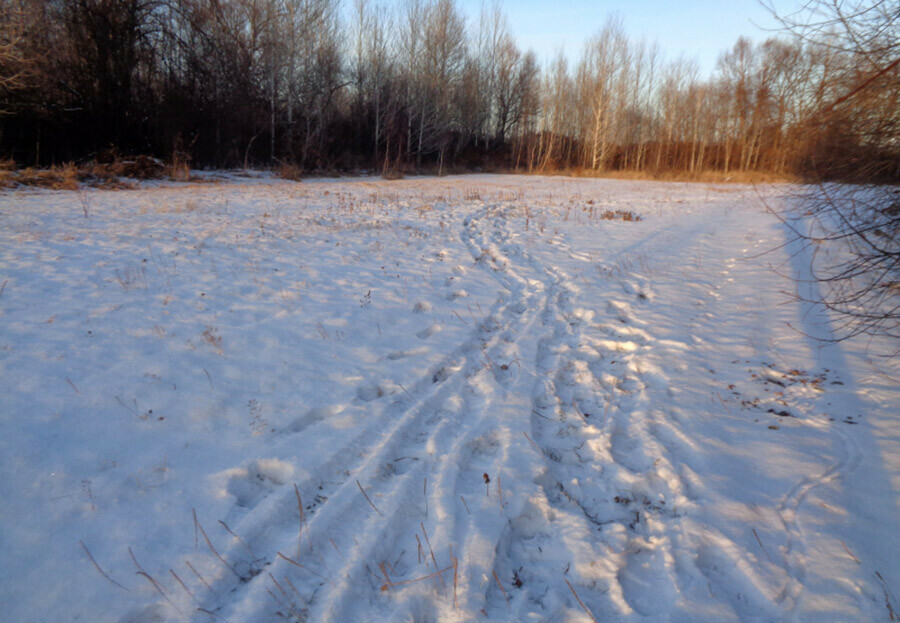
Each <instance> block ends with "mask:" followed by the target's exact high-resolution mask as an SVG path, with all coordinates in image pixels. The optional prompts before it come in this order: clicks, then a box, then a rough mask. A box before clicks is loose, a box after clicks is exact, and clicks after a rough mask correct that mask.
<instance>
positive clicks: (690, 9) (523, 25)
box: [459, 0, 798, 75]
mask: <svg viewBox="0 0 900 623" xmlns="http://www.w3.org/2000/svg"><path fill="white" fill-rule="evenodd" d="M488 4H490V0H488ZM796 4H798V0H796V1H792V0H777V1H776V2H775V5H776V6H777V7H779V8H780V10H782V11H788V10H790V9H793V8H794V7H795V6H796ZM481 5H482V0H460V2H459V6H460V7H461V8H462V9H464V10H465V12H466V13H467V14H468V15H469V17H470V19H472V20H477V18H478V15H479V12H480V10H481ZM503 10H504V12H505V13H506V15H507V17H508V18H509V23H510V27H511V30H512V32H513V34H514V35H515V38H516V41H517V42H518V43H519V46H520V47H522V48H524V49H528V48H532V49H534V51H535V52H536V53H537V54H538V56H539V57H540V58H541V59H542V60H546V59H548V58H550V57H552V56H555V55H556V53H557V52H558V51H559V50H560V49H563V50H564V51H565V53H566V55H567V56H569V57H570V58H575V57H577V55H578V54H579V53H580V52H581V49H582V46H583V44H584V42H585V41H586V40H587V39H588V38H589V37H590V36H591V35H593V34H594V33H596V32H597V31H598V30H599V29H600V27H601V26H602V25H603V23H604V21H605V20H606V16H607V15H609V14H610V13H618V14H619V15H620V16H621V17H622V18H623V23H624V26H625V31H626V32H627V33H628V35H629V36H630V37H631V38H632V39H640V38H641V37H642V36H645V37H646V38H647V39H648V40H650V41H653V40H656V41H657V42H658V43H659V46H660V49H661V51H662V52H663V53H664V54H665V56H666V58H668V59H675V58H677V57H678V56H679V55H683V56H685V57H687V58H693V59H696V60H697V61H698V62H699V64H700V69H701V73H702V74H704V75H705V74H708V73H709V72H710V71H712V69H713V68H714V67H715V64H716V59H717V58H718V56H719V54H720V53H721V52H723V51H724V50H726V49H728V48H730V47H731V46H733V45H734V42H735V41H736V40H737V38H738V37H739V36H740V35H745V36H748V37H749V38H750V39H752V40H754V41H763V40H765V39H766V38H768V37H769V36H772V35H773V34H774V33H770V32H766V31H763V30H761V29H760V28H759V26H762V27H764V28H774V27H776V26H777V24H776V22H775V21H774V20H773V19H772V17H771V15H770V14H769V12H768V11H767V10H766V9H764V8H763V7H762V6H761V5H760V4H759V2H758V1H757V0H684V1H682V2H677V1H672V0H670V1H665V0H632V1H631V2H628V1H625V0H606V1H604V0H594V1H590V0H550V1H548V0H505V2H503Z"/></svg>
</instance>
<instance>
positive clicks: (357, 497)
mask: <svg viewBox="0 0 900 623" xmlns="http://www.w3.org/2000/svg"><path fill="white" fill-rule="evenodd" d="M498 257H499V256H498ZM511 279H514V278H513V277H511ZM510 283H512V282H510ZM507 289H508V290H509V292H510V295H511V298H508V297H505V300H501V301H500V302H498V303H497V304H495V305H494V307H493V308H492V310H491V312H490V313H489V315H488V316H487V317H486V318H485V319H484V320H483V321H482V322H481V323H480V326H479V328H477V329H476V333H475V335H474V336H473V337H472V339H470V340H468V341H467V342H466V343H465V344H464V345H463V346H462V347H461V348H460V349H459V352H458V353H457V355H456V357H453V358H450V359H449V362H450V363H448V364H447V365H444V366H441V367H440V369H441V370H444V371H447V374H448V376H447V377H446V378H441V379H438V376H437V373H432V372H429V373H428V374H427V375H425V376H424V377H422V379H420V380H419V381H418V382H417V383H416V385H415V386H414V387H413V389H412V390H411V392H410V393H411V394H412V395H414V396H415V397H416V400H415V402H413V403H412V404H404V405H403V406H402V408H401V409H400V410H399V411H397V412H395V413H391V410H390V409H388V415H393V416H394V418H395V420H394V422H393V423H392V424H390V426H389V429H388V431H386V432H382V433H380V434H379V441H378V442H377V443H375V444H371V442H370V441H369V443H368V444H367V443H366V441H367V440H366V434H363V435H360V436H359V437H358V438H357V439H356V441H355V442H354V444H352V445H351V446H349V447H347V448H344V449H342V450H340V451H338V452H335V453H334V454H333V455H332V458H331V459H330V460H329V461H327V462H326V463H325V464H324V465H322V466H321V467H320V468H319V469H317V473H318V474H323V473H325V474H328V473H332V470H335V471H336V470H339V469H340V470H342V473H343V475H344V478H342V479H340V480H339V481H338V482H337V483H332V484H330V485H325V483H324V479H322V481H323V484H320V485H319V486H318V492H317V495H316V501H315V502H313V503H309V502H307V503H306V504H305V506H306V513H307V523H306V525H305V526H304V530H305V531H306V534H307V535H312V539H313V540H314V541H315V547H309V546H308V545H306V546H299V547H298V544H297V538H296V531H297V527H298V522H299V513H298V512H297V511H296V500H295V499H294V492H293V489H291V488H290V487H288V486H282V487H280V490H279V491H276V492H273V493H271V494H270V495H269V496H268V497H267V498H266V499H265V500H263V502H262V503H260V504H259V505H258V506H257V507H255V508H253V509H251V510H250V511H249V512H248V513H247V515H246V516H245V517H243V518H242V519H241V521H240V522H239V523H238V524H237V525H236V526H234V527H233V529H235V530H236V531H237V532H238V533H239V534H245V535H247V536H245V537H244V542H245V543H246V545H245V544H244V543H236V544H235V545H234V546H233V547H232V548H230V549H228V550H227V551H223V555H224V557H225V559H226V560H236V559H238V558H241V557H243V556H245V555H246V554H245V553H243V552H242V551H241V549H242V548H245V547H248V548H249V549H251V550H253V551H254V552H257V553H259V552H267V554H266V555H265V556H264V557H263V558H260V559H257V561H256V562H257V568H256V569H254V570H253V572H250V573H247V574H246V575H245V577H244V581H241V582H237V581H235V578H234V577H233V575H232V574H229V573H224V574H223V575H222V577H221V579H220V580H219V582H218V583H217V584H216V585H214V589H215V592H216V593H217V594H218V595H224V594H232V595H234V596H233V597H232V598H231V599H230V601H228V602H226V603H223V602H222V600H221V599H220V600H218V601H215V602H211V603H209V604H205V606H204V607H205V609H207V610H210V611H214V609H217V610H218V611H217V615H218V616H224V617H226V618H230V617H234V618H236V619H240V620H246V621H255V620H268V618H270V617H271V615H272V614H273V612H271V610H272V607H273V606H275V605H276V604H273V600H274V601H275V602H278V601H281V602H282V603H281V604H280V605H281V606H282V607H281V608H280V610H279V612H281V613H282V614H285V613H284V612H282V611H284V610H285V608H284V607H283V606H284V602H287V601H288V597H289V595H284V594H281V595H279V594H278V591H280V590H281V588H279V587H278V586H279V585H276V584H275V581H277V580H279V579H281V580H283V581H282V582H280V586H281V587H282V588H283V587H284V585H285V583H286V581H287V580H291V582H290V583H289V584H290V585H291V586H293V587H296V590H297V593H298V594H299V595H298V597H300V596H302V599H303V600H305V601H306V602H305V603H301V604H297V608H296V612H293V611H294V608H291V610H292V612H293V614H292V615H291V616H293V615H295V614H296V615H297V616H299V613H300V612H303V613H311V614H313V615H314V618H316V619H317V620H335V621H340V620H350V619H348V617H350V618H351V619H352V618H354V617H358V616H363V613H359V612H353V611H352V610H353V608H354V607H355V605H356V604H358V603H363V604H365V603H369V604H370V606H371V607H375V608H378V607H379V606H383V607H386V606H387V604H386V603H382V604H379V603H377V602H378V600H379V599H381V593H382V591H381V590H380V588H381V586H380V584H382V583H384V578H383V577H380V576H379V573H380V570H379V569H378V565H379V563H380V562H385V561H387V562H388V564H389V567H388V568H390V569H391V580H392V581H394V582H401V581H404V580H407V579H412V578H410V577H409V576H413V577H415V576H417V575H418V576H420V575H422V574H427V573H428V571H427V570H425V569H424V568H422V569H417V570H415V572H414V569H413V566H412V563H411V561H410V559H409V558H410V554H409V551H411V550H410V548H408V547H406V548H404V547H403V546H402V545H401V544H402V542H403V541H404V540H405V541H407V542H409V541H413V539H414V536H415V535H416V533H417V532H418V531H419V530H418V528H419V523H420V522H422V523H423V524H424V525H428V524H430V529H429V530H428V532H429V536H430V537H431V541H432V542H433V545H434V549H435V552H436V553H437V556H438V557H439V558H442V559H443V561H446V560H447V559H448V555H447V554H446V553H445V552H447V550H448V548H447V547H442V546H443V545H451V544H453V543H459V542H463V541H464V537H465V534H466V532H467V531H468V527H466V526H463V527H459V528H457V527H454V526H453V524H454V522H453V518H454V517H455V516H459V515H460V513H459V509H458V508H457V509H454V508H453V506H454V505H455V506H456V507H458V506H460V505H461V504H462V502H461V501H460V500H459V497H458V496H457V495H456V492H457V490H458V489H459V483H458V482H456V483H455V485H454V494H453V496H452V497H450V496H449V495H446V494H444V495H442V496H440V499H439V501H438V504H437V506H436V507H435V508H432V509H431V511H432V515H431V516H429V515H427V511H426V510H425V506H424V495H423V493H424V491H423V489H424V486H423V485H424V479H425V478H426V477H428V478H429V481H430V482H431V483H433V485H432V487H434V488H435V489H437V490H438V491H439V492H440V491H441V490H442V489H443V488H444V487H445V486H447V488H448V489H449V483H451V482H454V481H461V480H463V479H465V480H468V481H471V480H472V476H473V475H474V476H476V477H479V478H480V476H479V474H478V473H476V472H480V470H482V469H485V470H486V471H488V470H490V471H492V472H493V473H495V474H499V473H501V472H502V466H503V464H504V462H505V460H506V457H507V447H506V444H507V442H508V440H507V439H503V438H502V437H496V438H492V437H491V431H490V429H491V428H492V427H493V426H494V424H495V422H494V421H493V420H492V419H491V418H490V406H491V402H492V400H493V392H492V390H491V385H496V384H501V385H502V384H504V383H507V384H508V383H509V382H512V381H514V380H515V379H516V378H517V377H518V371H519V368H520V366H519V365H512V360H510V363H509V364H506V363H501V362H502V361H504V357H509V356H510V355H512V357H513V359H515V356H516V341H517V339H518V335H519V331H518V330H517V329H519V328H520V327H522V328H524V329H527V327H528V326H530V325H531V324H532V323H533V322H534V321H535V318H536V313H535V312H533V311H532V312H530V313H529V311H528V310H529V309H534V308H536V307H539V306H538V305H534V304H533V303H534V299H535V297H537V296H539V294H533V293H530V291H529V290H528V288H527V285H526V284H523V283H517V284H516V285H515V286H514V287H510V288H507ZM501 366H502V369H501ZM486 376H490V378H489V379H487V381H488V382H485V381H486V379H485V377H486ZM384 419H386V418H382V420H384ZM367 432H368V433H369V434H371V432H372V430H371V427H370V429H369V431H367ZM411 448H415V449H417V450H418V452H419V453H421V455H422V456H421V457H419V456H414V457H411V458H410V460H408V461H406V462H405V465H404V466H403V467H400V468H397V467H396V466H395V465H396V461H395V459H396V458H397V456H398V455H400V454H402V453H407V454H408V453H409V450H410V449H411ZM351 449H352V450H353V454H354V455H355V454H356V453H357V452H359V453H360V456H359V457H358V458H357V459H356V460H350V461H348V460H347V459H348V456H347V454H348V452H347V450H351ZM479 454H480V455H483V456H476V455H479ZM445 455H447V456H445ZM451 457H459V459H458V460H449V459H450V458H451ZM347 463H353V465H347ZM476 463H477V470H476V469H475V464H476ZM386 466H392V467H386ZM464 476H465V477H466V478H464ZM316 480H318V479H309V480H307V481H305V482H303V483H302V487H301V491H304V490H305V491H309V490H316V488H315V485H316ZM357 480H358V481H360V482H361V483H365V486H366V490H367V495H368V496H369V498H370V499H371V500H372V501H373V503H374V505H375V506H376V507H377V508H378V511H379V512H378V513H376V512H375V511H374V510H373V509H372V507H370V506H369V504H368V502H366V501H365V499H364V497H363V496H362V494H361V493H360V491H359V489H358V486H357V484H356V481H357ZM429 494H431V492H429ZM411 508H412V509H416V510H415V511H414V512H412V513H409V512H408V510H409V509H411ZM498 508H499V504H498ZM405 515H406V517H404V516H405ZM409 515H421V516H418V517H416V518H415V519H416V520H413V519H412V518H411V517H410V516H409ZM435 515H438V517H437V521H438V522H440V523H435V521H436V519H435ZM398 518H402V520H400V521H398ZM338 525H339V526H340V528H339V529H336V528H334V526H338ZM336 533H337V534H336ZM422 534H423V536H424V533H422ZM326 537H327V538H326ZM475 538H476V539H477V540H482V539H484V535H483V534H481V533H478V534H476V535H475ZM331 539H334V540H335V543H333V544H329V540H331ZM423 540H424V539H423ZM351 543H352V545H351ZM398 550H399V554H398ZM465 550H466V545H465V544H464V545H463V548H462V551H461V552H460V554H459V555H458V558H459V559H460V560H461V561H462V560H463V559H464V556H465V555H466V551H465ZM276 552H281V553H283V554H285V555H287V556H289V557H291V556H292V555H294V556H298V557H301V558H300V560H302V561H303V562H302V563H301V564H303V565H304V567H305V569H299V568H297V567H296V565H292V564H291V563H290V562H288V561H285V560H284V559H283V558H278V557H276ZM404 556H405V558H404ZM294 560H296V558H294ZM390 561H393V564H391V563H390ZM263 569H264V573H258V572H260V571H263ZM432 571H433V569H432ZM254 572H256V573H258V575H254ZM247 576H253V577H247ZM270 576H271V577H270ZM273 579H274V580H275V581H273ZM466 588H467V586H466V585H465V582H464V581H463V582H461V586H460V592H461V593H462V592H464V591H465V589H466ZM267 592H268V593H270V595H268V596H267V594H266V593H267ZM290 597H291V598H292V596H290ZM444 597H445V599H446V595H445V596H444ZM279 598H280V599H279ZM355 598H356V599H355ZM359 598H362V599H359ZM298 601H301V599H298ZM261 604H265V606H263V607H262V608H261V607H260V605H261ZM318 604H336V606H335V607H334V609H332V610H329V611H322V610H320V609H319V607H318ZM476 611H477V609H476ZM391 612H392V614H391V616H396V617H401V618H402V616H401V613H399V612H393V611H391ZM304 616H306V615H305V614H304ZM205 617H207V615H205V614H202V613H200V614H198V615H197V617H196V618H197V620H201V619H203V618H205Z"/></svg>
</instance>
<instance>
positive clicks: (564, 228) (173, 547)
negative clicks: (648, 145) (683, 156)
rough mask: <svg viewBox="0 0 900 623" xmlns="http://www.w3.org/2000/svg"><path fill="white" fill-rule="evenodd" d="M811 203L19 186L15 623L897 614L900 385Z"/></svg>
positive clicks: (3, 322)
mask: <svg viewBox="0 0 900 623" xmlns="http://www.w3.org/2000/svg"><path fill="white" fill-rule="evenodd" d="M796 191H797V189H796V188H792V187H787V186H774V187H768V188H764V189H755V188H751V187H744V186H736V185H729V186H710V185H705V184H674V183H649V182H630V181H613V180H585V179H569V178H558V177H526V176H516V177H513V176H491V175H478V176H464V177H445V178H412V179H407V180H401V181H382V180H378V179H374V178H373V179H368V178H363V179H345V180H319V181H316V180H313V181H304V182H303V183H299V184H298V183H293V182H285V181H279V180H274V179H271V178H265V177H263V178H259V179H252V180H245V179H241V178H232V179H227V180H225V181H222V182H220V183H204V184H181V185H173V184H155V185H145V186H144V187H143V188H141V189H140V190H136V191H98V190H85V191H81V192H50V191H10V192H5V193H3V194H0V284H2V286H3V287H2V291H0V379H2V385H0V389H2V391H0V427H2V429H0V470H2V471H0V473H2V479H0V496H2V499H3V501H4V504H3V506H2V510H0V559H2V560H3V562H4V564H3V565H2V566H0V610H2V611H3V612H4V619H5V620H8V621H30V622H41V621H59V620H72V621H91V622H104V621H112V622H123V623H124V622H131V623H149V622H151V621H209V620H213V621H219V620H222V621H234V622H238V621H248V622H256V621H277V620H288V621H305V620H308V621H334V622H343V621H449V622H453V621H460V622H462V621H475V620H485V621H544V620H547V621H572V622H576V621H590V620H592V618H594V619H596V620H598V621H686V622H687V621H731V620H741V621H794V620H815V621H817V622H820V621H850V620H855V621H864V620H865V621H877V620H890V616H891V613H892V610H891V608H894V609H896V608H898V607H900V601H898V599H897V597H898V596H900V562H898V561H900V513H898V510H900V507H898V505H900V429H898V424H897V416H898V415H900V413H898V405H900V387H898V383H897V381H896V379H897V378H898V372H900V371H898V370H897V363H896V362H895V361H894V360H891V359H886V358H883V357H879V356H878V354H877V353H878V352H880V351H879V348H881V349H882V350H884V348H887V347H888V345H885V344H883V343H880V342H878V341H877V340H876V341H866V340H862V339H858V340H852V341H847V342H840V343H822V342H820V341H817V340H815V339H813V338H812V337H809V336H811V335H812V336H815V335H825V334H827V331H828V328H829V324H828V323H829V322H831V321H832V320H833V319H829V318H828V317H827V316H825V315H824V312H822V310H820V309H817V308H815V307H812V306H810V305H808V304H806V303H802V302H798V300H797V299H796V297H795V296H793V294H794V293H796V291H797V288H798V287H803V288H809V287H814V284H809V283H806V282H804V281H802V279H803V278H804V276H805V275H808V270H809V262H810V260H811V257H810V256H809V251H808V250H804V249H802V248H800V247H796V246H794V245H791V244H790V243H788V244H785V243H787V242H788V238H789V236H790V231H789V229H788V228H787V227H786V226H785V225H784V224H782V223H781V222H780V221H779V220H778V219H777V218H775V217H774V216H773V215H772V214H770V213H769V212H768V211H767V210H766V209H765V208H764V205H763V200H765V203H767V204H768V205H769V206H771V207H775V208H776V209H780V208H781V207H783V206H785V205H788V204H789V203H790V202H791V200H792V199H791V196H792V194H794V193H795V192H796ZM619 210H621V211H625V212H631V213H634V214H635V215H637V216H640V220H636V221H623V220H620V219H615V218H613V219H611V220H608V219H606V218H602V215H603V214H604V213H606V212H609V213H610V214H612V213H614V212H615V211H619ZM798 278H799V279H801V281H800V282H799V285H798V282H797V281H796V279H798ZM807 294H808V293H807ZM298 498H299V499H300V500H301V501H302V507H303V512H302V515H301V512H300V510H299V509H298ZM441 570H442V572H441V573H436V572H437V571H441Z"/></svg>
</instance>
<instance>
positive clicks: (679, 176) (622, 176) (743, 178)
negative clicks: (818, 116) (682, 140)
mask: <svg viewBox="0 0 900 623" xmlns="http://www.w3.org/2000/svg"><path fill="white" fill-rule="evenodd" d="M497 173H513V174H526V175H561V176H565V177H588V178H603V179H616V180H635V181H648V182H650V181H657V182H705V183H708V184H777V183H801V182H802V180H801V178H800V177H798V176H796V175H793V174H790V173H772V172H768V171H729V172H727V173H726V172H724V171H717V170H704V171H693V172H692V171H678V170H671V171H653V170H643V171H635V170H632V169H627V170H604V171H594V170H591V169H582V168H567V169H547V170H544V171H538V170H535V171H532V172H530V173H527V172H525V171H521V170H509V171H497Z"/></svg>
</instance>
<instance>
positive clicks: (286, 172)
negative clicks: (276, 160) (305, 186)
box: [275, 162, 303, 182]
mask: <svg viewBox="0 0 900 623" xmlns="http://www.w3.org/2000/svg"><path fill="white" fill-rule="evenodd" d="M275 175H277V176H278V177H280V178H281V179H283V180H289V181H291V182H300V181H302V180H303V169H301V168H300V167H298V166H297V165H295V164H291V163H289V162H282V163H281V164H280V165H279V166H278V168H277V169H275Z"/></svg>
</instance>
